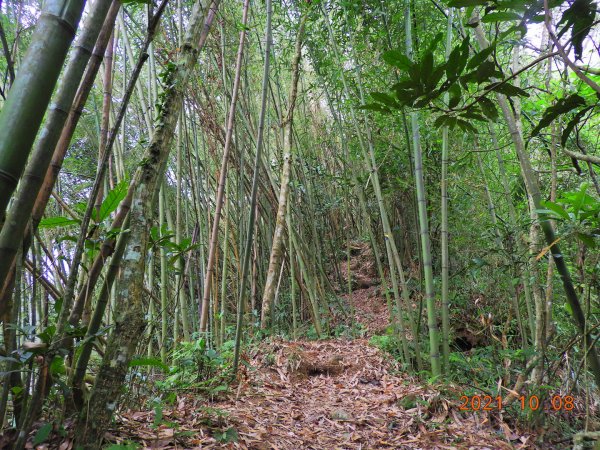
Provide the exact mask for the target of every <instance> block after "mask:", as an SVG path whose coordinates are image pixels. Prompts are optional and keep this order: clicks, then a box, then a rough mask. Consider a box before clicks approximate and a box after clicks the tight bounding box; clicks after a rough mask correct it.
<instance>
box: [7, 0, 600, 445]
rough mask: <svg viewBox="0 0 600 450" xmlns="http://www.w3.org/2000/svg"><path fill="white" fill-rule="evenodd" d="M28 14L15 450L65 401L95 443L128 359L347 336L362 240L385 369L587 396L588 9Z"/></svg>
mask: <svg viewBox="0 0 600 450" xmlns="http://www.w3.org/2000/svg"><path fill="white" fill-rule="evenodd" d="M41 3H42V2H40V1H38V0H4V1H2V0H0V43H1V44H2V46H1V51H0V75H1V79H0V226H1V229H0V320H1V322H2V327H3V328H2V331H3V332H2V337H1V338H0V363H1V365H2V372H1V373H0V376H1V377H2V380H3V382H2V392H1V394H0V422H1V423H2V428H3V429H5V430H9V431H7V432H13V431H10V430H15V431H14V434H13V435H12V436H14V445H15V448H21V447H23V446H24V445H25V443H26V441H27V439H28V438H29V432H30V430H31V427H32V425H33V424H34V423H35V422H36V421H37V420H39V419H40V418H43V420H44V422H45V423H51V422H56V423H59V422H61V421H63V420H65V418H66V417H70V416H73V417H76V418H77V420H78V429H80V430H81V432H80V433H78V434H77V435H76V441H77V442H76V445H81V446H83V447H84V448H95V447H98V446H100V445H101V441H102V436H103V432H104V431H105V430H106V429H107V427H108V425H109V423H110V420H111V417H112V416H113V415H114V412H115V411H116V410H118V408H119V407H120V405H121V400H122V398H124V396H123V394H124V393H125V394H127V396H126V397H125V398H130V397H131V394H133V389H132V386H133V384H134V383H137V382H138V381H139V380H140V379H141V380H146V378H144V377H147V376H149V375H150V374H154V375H156V376H157V377H159V378H160V379H161V381H160V382H159V384H157V385H156V386H161V389H162V390H161V391H160V394H159V396H167V395H168V392H169V390H170V389H173V388H177V387H190V386H194V387H196V388H198V387H199V386H202V387H203V388H206V387H207V386H208V387H210V385H211V383H212V382H213V381H214V380H215V379H216V377H217V375H216V374H217V373H218V377H226V376H228V375H229V374H230V373H232V374H233V375H235V373H236V371H237V370H238V368H239V365H240V364H243V363H244V356H243V354H244V349H245V348H247V347H248V346H254V345H256V344H257V343H258V342H260V341H261V340H262V339H264V338H266V337H267V336H269V335H283V336H286V337H289V338H293V339H297V338H300V337H303V338H309V339H318V338H324V337H327V336H332V335H339V334H340V333H342V332H345V331H344V330H346V331H347V330H352V332H354V333H358V332H359V330H358V331H357V329H358V327H357V326H356V324H354V325H353V324H352V323H351V321H352V317H353V313H352V314H351V312H350V306H349V305H348V304H347V303H345V302H344V300H342V299H341V298H340V295H341V294H343V293H346V294H348V296H349V298H352V295H353V292H354V290H355V289H357V288H361V287H364V286H361V280H360V277H357V275H356V273H354V274H353V273H351V269H350V261H351V258H352V256H353V251H354V249H356V248H358V247H357V246H360V245H362V244H361V243H360V242H361V241H362V242H365V243H367V244H368V246H369V247H370V248H371V253H372V254H373V264H374V265H375V272H376V273H377V275H378V278H379V280H378V283H379V294H380V295H381V297H383V298H385V301H386V303H387V308H388V313H389V326H388V328H387V330H386V332H385V335H382V336H378V337H377V339H375V340H374V341H373V342H374V343H376V344H377V345H379V346H381V347H382V348H384V349H385V350H386V351H389V352H390V353H391V354H393V355H394V357H396V358H397V359H398V360H399V361H401V362H402V364H403V367H404V369H405V370H406V371H407V372H410V373H413V374H419V375H420V376H422V377H423V378H424V379H426V380H428V381H429V382H432V383H433V382H444V383H446V382H452V381H459V382H462V383H467V384H469V385H471V386H473V387H475V388H476V389H483V390H484V391H485V392H492V391H493V392H495V393H496V394H495V395H500V396H504V398H505V400H504V401H505V403H506V404H510V402H513V401H515V399H516V398H518V396H519V395H521V394H523V393H527V394H528V395H532V394H535V395H538V396H539V397H540V398H547V397H548V396H549V395H550V394H551V393H553V392H559V391H560V392H564V393H572V394H573V393H574V395H576V396H577V398H578V399H580V401H581V402H585V404H586V405H587V406H589V407H590V408H592V410H593V408H595V407H597V405H595V406H594V402H597V394H598V388H599V386H600V355H599V354H598V349H597V348H598V345H597V341H598V338H599V337H600V331H599V329H600V328H599V325H600V322H599V320H598V311H599V308H600V303H599V299H600V281H599V280H600V278H599V270H600V260H599V253H598V251H597V245H598V235H600V182H599V181H598V165H599V164H600V156H599V154H598V152H599V148H598V146H599V135H598V129H599V126H600V120H599V117H600V114H599V112H600V110H599V108H598V106H599V100H600V70H599V69H598V67H599V66H600V51H599V50H598V39H599V38H600V33H599V31H598V30H599V29H600V27H598V23H599V19H598V17H599V15H598V10H597V8H598V6H597V4H596V3H594V2H592V1H591V0H575V1H571V0H565V1H559V0H554V1H549V0H544V1H540V2H530V1H526V0H515V1H510V2H504V1H496V0H450V1H449V2H446V3H440V2H437V1H436V0H432V1H391V2H386V1H379V0H349V1H314V2H311V1H306V2H296V1H287V0H286V1H283V2H271V0H266V1H264V2H251V1H249V0H246V1H244V2H242V1H239V2H220V1H218V0H212V1H211V0H202V1H201V0H198V1H191V0H162V1H149V2H143V1H138V0H128V1H121V2H119V1H118V0H113V1H109V0H90V1H88V2H83V1H80V2H77V1H72V0H71V1H68V0H47V1H45V2H43V3H44V4H43V5H42V4H41ZM82 12H83V13H82ZM82 14H83V15H82ZM81 15H82V18H81V21H79V17H80V16H81ZM79 22H80V23H79ZM67 51H68V54H67ZM61 70H62V72H60V71H61ZM59 72H60V73H59ZM189 365H191V366H192V367H193V370H191V372H190V368H189ZM220 379H221V378H219V380H220ZM219 382H220V381H219ZM161 383H162V384H161ZM147 384H148V385H150V384H151V382H150V381H148V382H147ZM156 386H154V387H150V386H148V387H146V390H147V391H148V392H154V389H157V388H156ZM211 395H212V394H211ZM594 396H596V397H595V400H593V399H594ZM527 420H528V421H529V422H530V423H534V424H536V426H542V425H544V421H546V420H556V418H554V419H552V418H548V417H543V416H542V415H541V414H537V415H536V414H534V413H532V415H531V416H530V417H528V418H527ZM564 426H565V427H566V426H573V427H575V428H585V430H586V431H587V429H588V428H590V425H589V421H586V422H585V423H577V424H569V425H567V424H565V425H564Z"/></svg>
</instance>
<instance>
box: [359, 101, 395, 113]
mask: <svg viewBox="0 0 600 450" xmlns="http://www.w3.org/2000/svg"><path fill="white" fill-rule="evenodd" d="M358 109H366V110H369V111H377V112H382V113H390V112H391V110H390V109H389V108H387V107H385V106H383V105H380V104H379V103H367V104H366V105H361V106H359V107H358Z"/></svg>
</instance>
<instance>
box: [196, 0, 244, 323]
mask: <svg viewBox="0 0 600 450" xmlns="http://www.w3.org/2000/svg"><path fill="white" fill-rule="evenodd" d="M249 4H250V2H249V0H245V2H244V13H243V18H242V31H240V42H239V45H238V52H237V58H236V66H235V79H234V82H233V92H232V93H231V105H230V108H229V117H228V119H227V133H226V135H225V146H224V148H223V159H222V161H221V170H220V172H219V185H218V187H217V199H216V201H215V215H214V218H213V227H212V231H211V236H210V246H209V248H208V262H207V264H206V274H205V277H204V293H203V295H202V315H201V317H200V331H201V332H204V331H206V327H207V324H208V312H209V310H210V292H211V288H212V281H213V272H214V267H215V258H216V254H217V247H218V244H219V243H218V239H219V223H220V221H221V209H222V208H223V197H224V195H225V183H226V180H227V166H228V164H229V151H230V148H231V141H232V136H233V125H234V122H235V111H236V105H237V99H238V91H239V87H240V74H241V70H242V57H243V56H244V44H245V42H246V23H247V21H248V9H249ZM225 238H226V239H227V237H225Z"/></svg>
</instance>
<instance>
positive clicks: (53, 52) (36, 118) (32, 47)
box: [0, 0, 85, 441]
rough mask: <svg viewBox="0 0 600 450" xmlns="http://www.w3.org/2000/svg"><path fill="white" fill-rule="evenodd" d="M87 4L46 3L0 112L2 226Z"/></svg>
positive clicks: (54, 0)
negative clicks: (5, 212) (0, 132)
mask: <svg viewBox="0 0 600 450" xmlns="http://www.w3.org/2000/svg"><path fill="white" fill-rule="evenodd" d="M84 5H85V0H47V1H46V2H45V3H44V10H43V12H42V15H41V16H40V19H39V21H38V23H37V25H36V27H35V31H34V33H33V36H32V38H31V43H30V44H29V47H28V49H27V54H26V55H25V57H24V58H23V61H22V62H21V65H20V67H19V71H18V74H17V77H16V79H15V82H14V83H13V85H12V87H11V88H10V91H9V92H8V96H7V99H6V102H5V104H4V106H3V107H2V110H0V130H2V134H0V222H2V219H3V217H4V211H5V210H6V207H7V206H8V202H9V200H10V197H11V195H12V194H13V192H14V190H15V188H16V187H17V182H18V181H19V178H21V174H22V173H23V169H24V168H25V164H26V163H27V158H28V156H29V153H30V151H31V147H32V145H33V142H34V140H35V136H36V133H37V131H38V129H39V127H40V125H41V123H42V118H43V117H44V113H45V112H46V108H47V106H48V103H49V102H50V97H51V95H52V91H53V90H54V86H55V85H56V82H57V80H58V76H59V74H60V71H61V69H62V65H63V62H64V60H65V58H66V56H67V51H68V50H69V46H70V45H71V42H72V41H73V38H74V37H75V33H76V31H77V27H78V25H79V19H80V18H81V14H82V12H83V7H84ZM61 106H62V105H61ZM23 439H24V438H22V437H21V436H20V437H19V440H20V441H22V440H23Z"/></svg>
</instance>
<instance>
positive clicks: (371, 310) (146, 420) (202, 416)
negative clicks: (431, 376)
mask: <svg viewBox="0 0 600 450" xmlns="http://www.w3.org/2000/svg"><path fill="white" fill-rule="evenodd" d="M360 260H362V261H360ZM366 260H367V263H365V261H366ZM365 264H367V265H365ZM352 266H353V267H352V269H353V271H354V273H357V272H359V275H358V277H357V278H358V280H359V281H358V282H357V283H356V288H357V290H356V291H354V292H353V294H352V304H353V306H354V311H355V317H356V319H357V320H358V321H360V322H361V323H363V325H364V327H365V329H366V333H367V334H368V335H372V334H375V333H380V332H382V330H384V329H385V328H386V326H387V324H388V318H387V307H386V305H385V301H384V300H383V299H382V298H381V296H379V295H377V293H378V291H377V289H378V288H377V287H376V286H374V284H375V283H373V282H372V279H370V278H371V277H372V276H373V274H372V272H373V270H372V269H373V267H372V265H368V257H366V258H365V252H364V251H363V250H361V251H359V252H357V253H356V254H355V255H354V257H353V260H352ZM365 269H366V270H365ZM361 287H362V289H361ZM247 358H248V360H247V363H248V366H247V368H246V372H245V374H244V376H243V377H242V381H241V382H240V384H239V385H238V386H237V388H235V389H234V390H233V392H231V393H230V394H227V395H226V396H225V397H224V398H222V399H221V400H220V401H215V402H207V401H206V400H202V399H200V398H198V397H196V396H194V395H192V394H189V395H183V396H181V397H179V398H178V402H177V405H176V406H174V407H172V408H170V409H169V408H166V409H165V410H164V411H163V413H162V414H163V421H164V422H165V424H163V425H160V426H158V427H153V426H152V422H153V420H154V413H153V412H152V411H148V412H135V413H126V414H124V415H122V416H120V417H119V420H118V424H119V425H118V429H117V430H115V431H114V434H113V436H112V437H113V438H114V439H116V440H117V441H121V442H123V440H124V439H132V440H135V441H136V442H139V443H142V444H143V445H144V446H145V447H144V448H206V449H209V448H241V449H265V450H266V449H282V450H284V449H285V450H297V449H391V448H394V449H396V448H397V449H513V448H528V447H529V445H528V444H529V441H530V440H532V439H531V436H528V435H523V434H519V435H517V434H514V433H512V431H511V430H510V429H509V428H508V426H507V425H506V424H504V423H501V422H498V420H497V413H496V416H495V415H493V413H488V412H481V413H465V412H462V411H459V409H458V405H459V403H458V399H459V397H460V395H462V392H461V391H460V389H459V388H456V389H449V388H445V391H444V392H443V393H440V392H439V391H438V390H436V389H435V388H433V387H427V386H424V385H423V384H422V383H420V382H419V381H418V380H417V379H415V378H411V377H409V376H408V375H406V374H402V373H400V372H399V371H398V367H397V364H396V363H395V361H394V360H393V358H392V357H391V356H390V355H389V354H386V353H384V352H382V351H380V350H379V349H377V348H375V347H373V346H371V345H370V344H369V342H368V340H367V339H366V338H360V339H354V340H348V339H339V338H338V339H329V340H321V341H283V340H272V341H269V342H266V343H265V344H264V345H261V347H260V349H259V350H257V351H255V353H252V354H250V355H248V356H247ZM230 428H232V429H235V433H237V442H231V443H227V444H226V443H223V442H219V441H218V440H217V439H218V438H219V436H222V435H223V432H225V431H226V430H227V429H230ZM216 430H218V431H216ZM230 432H231V433H234V432H233V431H230ZM117 435H118V436H119V438H116V436H117Z"/></svg>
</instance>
